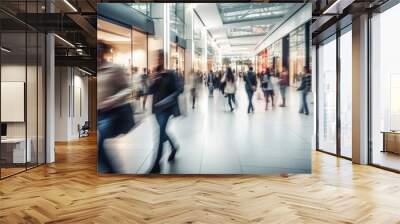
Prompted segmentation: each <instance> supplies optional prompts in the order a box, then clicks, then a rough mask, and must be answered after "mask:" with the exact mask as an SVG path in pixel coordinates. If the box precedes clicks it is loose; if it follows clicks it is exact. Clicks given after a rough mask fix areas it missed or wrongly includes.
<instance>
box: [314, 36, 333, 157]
mask: <svg viewBox="0 0 400 224" xmlns="http://www.w3.org/2000/svg"><path fill="white" fill-rule="evenodd" d="M317 91H318V92H319V94H318V99H317V100H318V108H317V110H318V124H317V125H318V134H317V136H318V148H319V149H320V150H323V151H326V152H330V153H335V154H336V96H337V92H336V36H332V37H331V38H329V39H328V40H326V42H324V43H322V44H320V45H319V48H318V90H317Z"/></svg>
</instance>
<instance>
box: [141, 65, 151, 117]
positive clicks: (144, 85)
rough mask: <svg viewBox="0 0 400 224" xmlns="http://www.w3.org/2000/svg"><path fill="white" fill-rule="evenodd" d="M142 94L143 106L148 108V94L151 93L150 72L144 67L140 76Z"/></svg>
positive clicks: (144, 108)
mask: <svg viewBox="0 0 400 224" xmlns="http://www.w3.org/2000/svg"><path fill="white" fill-rule="evenodd" d="M140 82H141V96H142V97H143V103H142V108H143V111H145V110H146V102H147V95H148V94H149V73H148V71H147V69H146V68H144V69H143V74H142V75H141V77H140Z"/></svg>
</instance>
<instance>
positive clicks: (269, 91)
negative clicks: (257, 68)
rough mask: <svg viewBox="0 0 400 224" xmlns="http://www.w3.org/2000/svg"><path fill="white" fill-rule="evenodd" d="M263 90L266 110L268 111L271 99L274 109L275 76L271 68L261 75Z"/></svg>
mask: <svg viewBox="0 0 400 224" xmlns="http://www.w3.org/2000/svg"><path fill="white" fill-rule="evenodd" d="M261 89H262V91H263V93H264V98H265V110H268V103H269V99H271V106H272V107H274V106H275V104H274V83H273V76H272V74H271V71H270V69H269V68H267V70H266V72H264V73H262V75H261Z"/></svg>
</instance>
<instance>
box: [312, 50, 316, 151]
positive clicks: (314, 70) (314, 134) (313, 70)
mask: <svg viewBox="0 0 400 224" xmlns="http://www.w3.org/2000/svg"><path fill="white" fill-rule="evenodd" d="M316 56H317V47H316V46H315V45H312V50H311V59H312V61H311V73H312V74H311V86H312V89H311V97H312V102H313V111H314V113H313V114H314V132H313V135H312V137H311V138H312V140H311V144H312V149H313V150H314V149H316V148H317V143H316V138H317V133H316V131H317V115H316V112H317V103H316V102H317V94H316V93H317V61H316V58H317V57H316Z"/></svg>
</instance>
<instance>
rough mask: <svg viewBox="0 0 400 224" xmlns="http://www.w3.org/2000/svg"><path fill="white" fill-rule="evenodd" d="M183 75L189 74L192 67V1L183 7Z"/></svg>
mask: <svg viewBox="0 0 400 224" xmlns="http://www.w3.org/2000/svg"><path fill="white" fill-rule="evenodd" d="M185 39H186V49H185V76H186V77H187V75H190V74H191V72H192V69H193V58H194V44H193V3H190V4H188V5H187V6H186V8H185Z"/></svg>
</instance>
